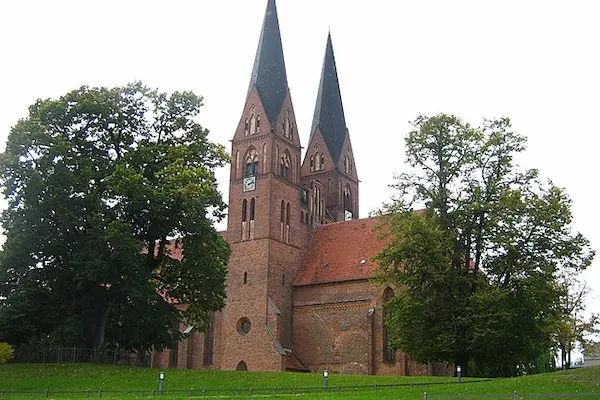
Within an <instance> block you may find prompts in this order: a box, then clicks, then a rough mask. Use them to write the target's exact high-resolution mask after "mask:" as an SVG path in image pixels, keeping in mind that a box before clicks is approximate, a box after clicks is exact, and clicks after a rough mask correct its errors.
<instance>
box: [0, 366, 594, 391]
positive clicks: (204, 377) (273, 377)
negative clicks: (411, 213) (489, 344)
mask: <svg viewBox="0 0 600 400" xmlns="http://www.w3.org/2000/svg"><path fill="white" fill-rule="evenodd" d="M159 371H164V372H165V376H166V379H165V389H166V393H165V396H163V397H168V398H169V399H174V398H202V397H207V398H216V397H224V396H227V397H230V398H231V397H234V398H238V397H245V398H248V396H249V395H250V394H252V395H253V397H261V398H262V397H275V396H276V397H280V398H281V397H292V396H293V397H300V398H302V399H307V400H310V399H377V400H385V399H423V397H424V395H423V394H424V392H427V394H428V396H455V395H461V396H475V397H471V398H482V397H479V396H482V395H485V398H488V399H491V398H493V397H490V395H504V396H505V397H504V398H511V397H510V395H511V394H512V393H513V392H514V391H517V392H518V393H519V395H520V396H521V397H522V398H527V397H531V395H534V394H583V393H589V394H595V395H596V396H595V397H596V398H600V367H597V368H582V369H576V370H569V371H559V372H555V373H550V374H540V375H532V376H527V377H520V378H512V379H494V380H490V381H485V382H473V381H474V380H476V379H473V378H471V379H464V380H463V382H464V383H463V384H457V383H456V379H455V378H444V377H392V376H368V375H336V374H331V375H330V378H329V388H328V390H327V391H324V390H323V389H322V386H323V377H322V376H321V375H320V374H304V373H269V372H236V371H193V370H185V369H164V370H158V369H151V368H130V367H119V366H110V365H93V364H8V365H2V366H0V398H3V399H15V400H21V399H29V398H31V399H43V398H46V393H45V392H44V391H45V390H49V392H48V398H50V399H84V398H87V396H88V395H89V397H90V398H95V399H97V398H100V397H102V398H106V399H129V398H143V397H146V398H148V397H152V396H153V393H152V390H153V389H155V390H157V389H158V373H159ZM397 384H402V385H406V386H400V387H385V385H397ZM354 385H369V386H370V387H368V388H365V387H362V388H342V389H341V390H340V387H348V386H354ZM294 387H296V390H295V391H294V389H293V388H294ZM310 387H312V388H313V389H310V390H309V389H306V388H310ZM249 388H253V390H252V393H250V390H249ZM99 389H102V393H101V394H100V393H99ZM203 389H207V391H206V393H205V392H203V391H202V390H203ZM217 390H219V391H217ZM14 391H37V392H36V393H15V392H14ZM59 391H79V392H78V393H59ZM88 391H89V392H88ZM111 391H121V393H112V392H111ZM123 391H131V392H130V393H123ZM242 394H243V396H241V395H242ZM154 395H155V396H157V393H156V392H155V393H154ZM496 398H501V397H496ZM562 398H563V399H564V398H577V397H576V396H572V397H562Z"/></svg>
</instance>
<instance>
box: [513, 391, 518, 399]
mask: <svg viewBox="0 0 600 400" xmlns="http://www.w3.org/2000/svg"><path fill="white" fill-rule="evenodd" d="M513 400H519V394H518V393H517V391H516V390H515V391H514V393H513Z"/></svg>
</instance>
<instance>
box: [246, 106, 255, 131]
mask: <svg viewBox="0 0 600 400" xmlns="http://www.w3.org/2000/svg"><path fill="white" fill-rule="evenodd" d="M249 119H250V126H249V129H248V131H249V133H250V134H255V133H256V121H257V115H256V107H255V106H252V107H250V117H249Z"/></svg>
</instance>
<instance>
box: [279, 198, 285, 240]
mask: <svg viewBox="0 0 600 400" xmlns="http://www.w3.org/2000/svg"><path fill="white" fill-rule="evenodd" d="M284 222H285V202H284V201H283V200H281V215H280V216H279V240H281V241H282V242H283V239H284V232H285V229H284Z"/></svg>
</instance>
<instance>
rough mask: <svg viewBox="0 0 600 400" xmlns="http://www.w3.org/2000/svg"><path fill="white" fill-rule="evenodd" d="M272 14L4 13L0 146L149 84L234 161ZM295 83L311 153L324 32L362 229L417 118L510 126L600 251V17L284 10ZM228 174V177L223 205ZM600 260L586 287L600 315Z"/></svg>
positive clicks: (453, 4)
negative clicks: (195, 117) (30, 122)
mask: <svg viewBox="0 0 600 400" xmlns="http://www.w3.org/2000/svg"><path fill="white" fill-rule="evenodd" d="M265 6H266V0H189V1H183V0H182V1H175V0H170V1H148V0H146V1H133V0H127V1H126V0H118V1H117V0H103V1H94V2H92V1H81V0H78V1H61V0H54V1H45V0H38V1H32V0H29V1H28V0H19V1H2V2H1V3H0V90H1V91H2V92H1V96H0V143H1V145H2V149H3V148H4V142H5V141H6V136H7V135H8V132H9V129H10V127H11V126H12V125H13V124H15V122H16V121H17V120H18V119H19V118H22V117H25V116H26V114H27V107H28V105H30V104H31V103H33V102H34V101H35V100H36V99H37V98H48V97H58V96H60V95H62V94H65V93H66V92H68V91H70V90H72V89H75V88H77V87H79V86H81V85H89V86H108V87H113V86H118V85H124V84H126V83H128V82H132V81H134V80H141V81H142V82H143V83H145V84H146V85H148V86H150V87H156V88H159V89H161V90H164V91H173V90H193V91H194V92H195V93H197V94H201V95H203V96H204V98H205V107H204V108H203V111H202V117H201V122H202V124H203V125H204V126H205V127H207V128H209V129H210V130H211V132H212V133H211V134H212V139H213V140H215V141H217V142H220V143H222V144H224V145H226V146H227V148H228V149H229V148H230V147H229V140H230V139H231V138H232V136H233V132H234V129H235V126H236V125H237V123H238V121H239V118H240V116H241V112H242V107H243V105H244V101H245V95H246V91H247V85H248V80H249V78H250V72H251V69H252V64H253V60H254V54H255V52H256V45H257V42H258V36H259V31H260V26H261V23H262V20H263V15H264V10H265ZM277 7H278V13H279V22H280V27H281V34H282V41H283V47H284V55H285V60H286V65H287V73H288V81H289V85H290V90H291V93H292V99H293V104H294V109H295V112H296V118H297V120H298V128H299V131H300V134H301V138H302V142H303V144H304V145H306V144H307V142H308V137H309V134H310V132H309V131H308V130H309V128H310V125H311V119H312V113H313V110H314V102H315V99H316V95H317V84H318V79H319V75H320V70H321V64H322V60H323V55H324V51H325V43H326V37H327V30H328V29H329V28H330V29H331V34H332V39H333V46H334V51H335V56H336V62H337V67H338V73H339V78H340V85H341V90H342V98H343V101H344V109H345V114H346V121H347V124H348V127H349V130H350V135H351V138H352V145H353V148H354V155H355V159H356V168H357V171H358V174H359V178H360V179H361V186H360V214H361V217H366V216H367V215H368V213H369V212H370V211H372V210H373V209H375V208H377V207H378V206H379V205H380V204H381V203H382V202H383V201H386V200H388V199H389V195H390V192H389V190H388V188H387V185H388V184H390V183H391V182H392V175H393V173H394V172H401V171H402V170H403V168H405V167H404V160H405V157H404V142H403V139H404V136H405V134H406V133H407V132H408V131H409V129H410V125H409V121H411V120H414V118H415V117H416V116H417V115H418V114H419V113H424V114H427V115H433V114H436V113H439V112H445V113H453V114H456V115H457V116H459V117H461V118H462V119H464V120H466V121H469V122H471V123H473V124H478V123H479V122H480V121H481V119H482V118H484V117H488V118H493V117H501V116H508V117H510V118H511V119H512V121H513V127H514V129H515V130H516V131H517V132H519V133H521V134H523V135H525V136H527V137H528V138H529V148H528V150H527V152H526V154H525V156H524V157H523V159H522V160H520V161H521V163H522V164H523V165H524V166H525V167H535V168H538V169H539V170H540V172H541V174H542V176H543V177H548V178H551V179H552V180H553V181H554V182H555V183H556V184H558V185H559V186H561V187H565V188H566V189H567V192H568V193H569V194H570V195H571V197H572V199H573V213H574V216H575V220H574V229H576V230H578V231H581V232H582V233H583V234H584V235H585V236H586V237H588V238H589V239H590V240H591V241H592V245H593V246H594V248H596V249H597V248H598V246H600V231H599V230H598V222H599V218H598V204H597V203H598V197H597V195H596V193H597V188H596V186H595V185H596V184H597V182H598V178H597V175H596V172H597V171H598V167H597V165H598V157H599V156H598V150H599V149H598V148H599V144H600V139H599V135H600V132H599V131H600V129H599V124H598V122H597V120H598V116H600V100H599V95H600V59H599V56H598V53H599V51H598V49H599V48H600V46H599V43H598V42H599V39H600V23H599V22H598V17H599V16H600V2H597V1H594V0H590V1H574V0H571V1H568V2H567V1H563V2H558V1H533V0H530V1H507V0H503V1H479V0H473V1H458V0H453V1H447V0H431V1H427V0H423V1H393V0H370V1H358V0H278V2H277ZM228 177H229V172H228V169H225V170H222V171H219V179H220V183H221V188H222V190H223V193H224V195H225V198H227V196H228V193H227V185H228ZM599 268H600V256H599V257H598V259H597V260H596V261H595V262H594V265H592V267H591V268H590V269H589V270H588V271H587V272H586V274H585V277H586V278H587V280H588V283H589V284H590V285H591V286H592V287H593V288H594V289H595V295H594V297H595V299H591V300H590V307H589V309H588V311H596V312H600V300H599V299H598V297H599V294H600V272H599V271H598V269H599Z"/></svg>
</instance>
